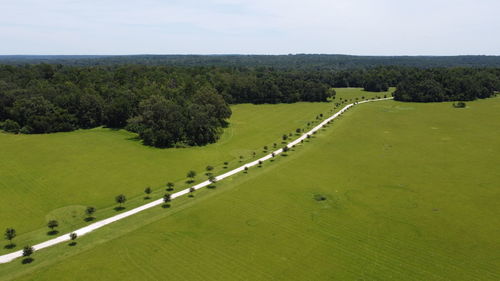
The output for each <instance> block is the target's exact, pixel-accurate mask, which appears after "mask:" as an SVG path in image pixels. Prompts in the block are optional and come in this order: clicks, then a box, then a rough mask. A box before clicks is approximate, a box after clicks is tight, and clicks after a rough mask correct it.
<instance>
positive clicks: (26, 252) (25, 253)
mask: <svg viewBox="0 0 500 281" xmlns="http://www.w3.org/2000/svg"><path fill="white" fill-rule="evenodd" d="M34 252H35V249H34V248H33V247H31V246H25V247H24V248H23V257H26V262H28V263H29V262H31V261H32V259H31V255H33V253H34Z"/></svg>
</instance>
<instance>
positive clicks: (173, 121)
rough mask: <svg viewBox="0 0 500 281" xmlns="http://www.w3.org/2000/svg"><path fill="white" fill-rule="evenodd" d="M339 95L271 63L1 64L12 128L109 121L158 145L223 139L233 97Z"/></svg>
mask: <svg viewBox="0 0 500 281" xmlns="http://www.w3.org/2000/svg"><path fill="white" fill-rule="evenodd" d="M334 95H335V91H334V90H332V89H331V88H330V86H329V85H328V84H325V83H323V82H321V81H320V80H319V79H314V77H313V76H307V75H301V74H300V73H292V72H283V71H272V70H269V69H259V70H253V69H230V68H209V67H191V68H186V67H159V66H140V65H130V66H106V67H97V66H95V67H74V66H62V65H49V64H40V65H26V66H17V67H16V66H9V65H3V66H0V121H2V127H3V129H4V130H5V131H9V132H15V133H16V132H20V133H26V134H32V133H35V134H37V133H52V132H62V131H71V130H75V129H78V128H93V127H97V126H102V125H104V126H108V127H112V128H126V129H127V130H130V131H133V132H137V133H138V134H139V136H140V137H141V139H142V140H143V141H144V143H145V144H147V145H153V146H157V147H170V146H173V145H203V144H207V143H212V142H215V141H216V140H217V139H218V137H219V134H220V131H221V128H223V127H224V126H225V125H227V121H226V119H227V118H229V117H230V116H231V110H230V108H229V105H228V104H229V103H248V102H251V103H291V102H297V101H311V102H312V101H315V102H322V101H323V102H324V101H327V100H328V99H329V98H331V97H333V96H334Z"/></svg>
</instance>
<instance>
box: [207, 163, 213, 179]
mask: <svg viewBox="0 0 500 281" xmlns="http://www.w3.org/2000/svg"><path fill="white" fill-rule="evenodd" d="M213 169H214V167H212V166H210V165H208V166H207V167H206V168H205V170H206V171H207V172H206V173H205V174H206V175H207V176H209V175H211V174H212V170H213Z"/></svg>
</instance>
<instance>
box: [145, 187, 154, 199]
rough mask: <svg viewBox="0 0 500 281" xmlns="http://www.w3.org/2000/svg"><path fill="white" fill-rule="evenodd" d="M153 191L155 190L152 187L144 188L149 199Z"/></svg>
mask: <svg viewBox="0 0 500 281" xmlns="http://www.w3.org/2000/svg"><path fill="white" fill-rule="evenodd" d="M151 192H153V190H152V189H151V187H149V186H148V187H146V189H144V193H146V198H147V199H149V198H150V197H149V195H150V194H151Z"/></svg>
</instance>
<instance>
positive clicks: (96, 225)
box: [0, 97, 392, 263]
mask: <svg viewBox="0 0 500 281" xmlns="http://www.w3.org/2000/svg"><path fill="white" fill-rule="evenodd" d="M390 99H392V97H390V98H382V99H373V100H364V101H360V102H356V103H351V104H348V105H346V106H345V107H344V108H342V109H341V110H340V111H338V112H337V113H335V114H333V115H332V116H330V117H329V118H327V119H325V120H324V121H323V122H321V123H320V124H319V125H317V126H316V127H314V128H312V129H311V130H310V131H308V132H307V133H304V134H303V135H302V136H300V137H299V138H298V139H296V140H294V141H292V142H290V143H288V144H287V147H289V148H291V147H293V146H295V145H297V144H299V143H300V142H301V141H302V140H305V139H306V138H307V136H308V135H312V134H313V133H315V132H316V131H318V130H319V129H321V128H323V126H325V125H326V124H328V123H329V122H331V121H332V120H333V119H335V118H337V117H339V116H340V115H341V114H342V113H344V112H345V111H347V110H348V109H349V108H351V107H352V106H354V105H357V104H362V103H367V102H373V101H383V100H390ZM282 152H283V149H282V148H280V149H278V150H276V151H274V152H271V153H270V154H268V155H266V156H264V157H262V158H259V159H257V160H255V161H253V162H250V163H246V164H244V165H242V166H240V167H238V168H236V169H234V170H231V171H229V172H227V173H224V174H222V175H219V176H217V177H215V179H216V180H217V181H220V180H223V179H225V178H227V177H230V176H233V175H235V174H237V173H239V172H242V171H244V170H245V167H248V168H250V167H252V166H255V165H258V164H259V162H260V161H262V162H264V161H266V160H269V159H271V158H273V155H274V156H276V155H278V154H280V153H282ZM210 184H211V182H210V181H208V180H206V181H204V182H202V183H199V184H197V185H194V186H192V188H194V189H196V190H198V189H200V188H203V187H206V186H208V185H210ZM189 190H190V188H186V189H184V190H181V191H179V192H176V193H174V194H172V195H171V199H172V200H173V199H175V198H177V197H180V196H183V195H186V194H188V193H189ZM162 203H163V198H162V199H158V200H155V201H153V202H150V203H148V204H144V205H142V206H140V207H137V208H134V209H132V210H130V211H126V212H123V213H121V214H118V215H116V216H112V217H110V218H107V219H104V220H101V221H98V222H95V223H92V224H90V225H88V226H85V227H82V228H80V229H77V230H75V231H73V232H74V233H76V234H77V235H78V236H83V235H85V234H88V233H90V232H92V231H94V230H96V229H99V228H101V227H104V226H106V225H108V224H110V223H113V222H115V221H119V220H121V219H124V218H126V217H129V216H132V215H134V214H137V213H139V212H142V211H144V210H147V209H150V208H153V207H155V206H158V205H161V204H162ZM69 240H70V233H66V234H64V235H61V236H59V237H56V238H54V239H50V240H47V241H45V242H42V243H40V244H37V245H34V246H33V248H34V250H35V251H39V250H41V249H44V248H47V247H50V246H54V245H56V244H59V243H63V242H66V241H69ZM22 255H23V251H22V250H19V251H16V252H13V253H10V254H6V255H2V256H0V263H8V262H11V261H13V260H14V259H16V258H19V257H22Z"/></svg>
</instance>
